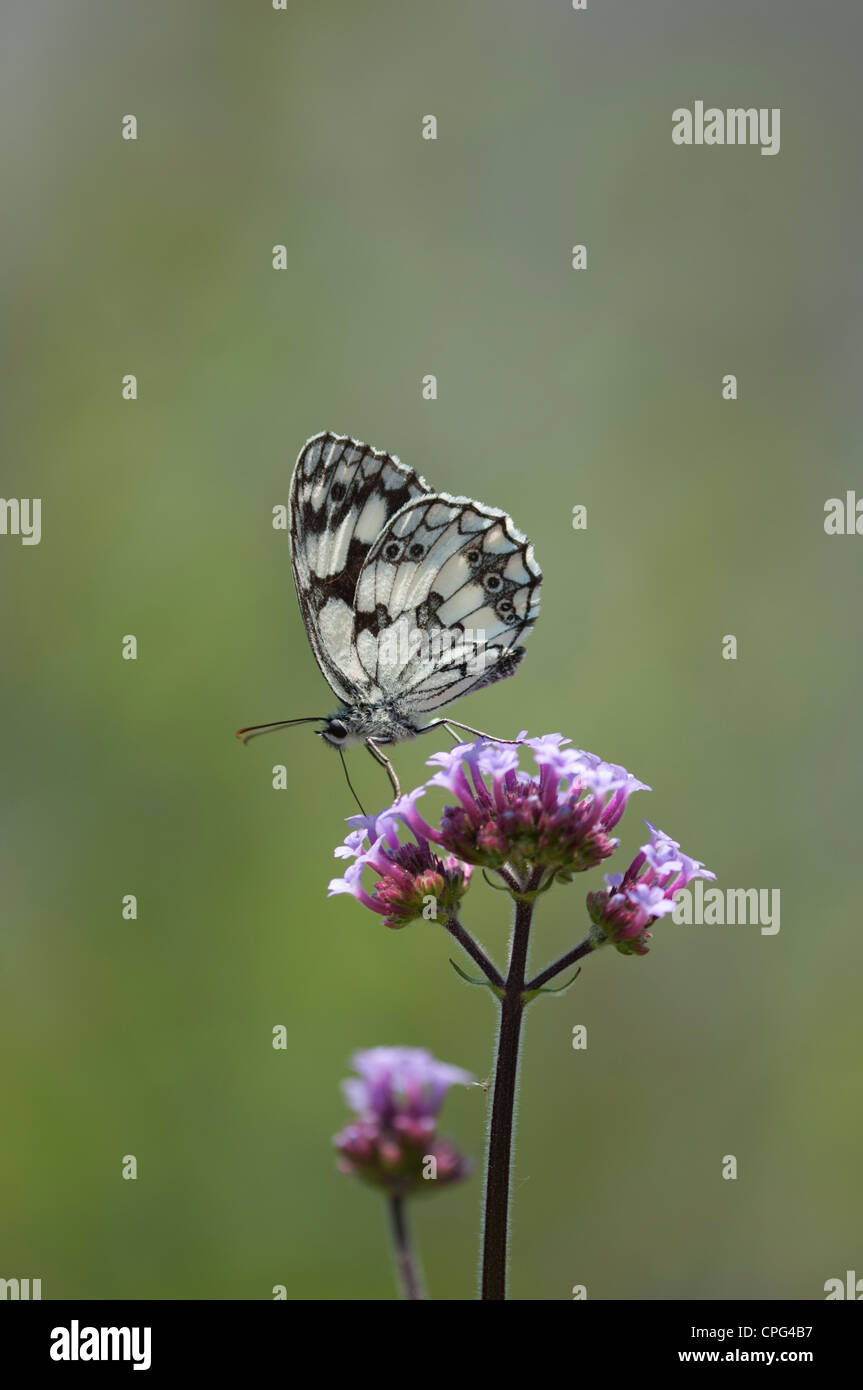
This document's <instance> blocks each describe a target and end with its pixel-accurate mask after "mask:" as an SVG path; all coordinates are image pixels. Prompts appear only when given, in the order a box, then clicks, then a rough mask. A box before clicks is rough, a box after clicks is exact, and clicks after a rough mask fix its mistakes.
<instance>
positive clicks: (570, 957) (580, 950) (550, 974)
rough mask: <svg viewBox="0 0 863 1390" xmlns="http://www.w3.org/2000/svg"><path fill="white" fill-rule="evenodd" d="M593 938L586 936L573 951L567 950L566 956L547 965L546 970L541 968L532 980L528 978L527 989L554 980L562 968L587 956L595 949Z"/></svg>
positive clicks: (538, 986) (537, 987) (540, 986)
mask: <svg viewBox="0 0 863 1390" xmlns="http://www.w3.org/2000/svg"><path fill="white" fill-rule="evenodd" d="M593 945H594V943H593V938H592V937H590V936H586V937H585V938H584V940H583V941H581V942H579V944H578V945H577V946H573V948H572V950H571V951H567V953H566V955H565V956H561V957H560V958H559V959H558V960H556V961H554V962H553V963H552V964H551V965H547V966H546V968H545V970H541V971H540V972H539V974H538V975H534V977H533V979H532V980H528V982H527V984H526V985H525V990H531V989H541V988H542V986H543V985H545V984H548V981H549V980H553V979H554V977H555V975H559V974H560V972H561V970H565V969H566V968H567V966H568V965H575V962H576V961H577V960H581V958H582V956H587V955H589V954H590V952H591V951H592V950H593Z"/></svg>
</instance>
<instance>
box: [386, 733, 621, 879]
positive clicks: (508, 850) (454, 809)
mask: <svg viewBox="0 0 863 1390" xmlns="http://www.w3.org/2000/svg"><path fill="white" fill-rule="evenodd" d="M568 743H569V739H566V738H563V737H562V735H561V734H545V735H544V736H543V737H542V738H528V739H526V738H524V736H523V735H522V736H521V738H520V740H519V743H518V744H517V745H512V744H502V743H495V742H493V741H491V740H489V739H477V740H476V742H475V743H463V744H459V745H458V746H457V747H455V748H453V749H451V750H449V751H448V752H445V753H436V754H435V755H434V757H433V758H430V759H429V763H430V764H431V765H434V764H437V765H438V766H439V767H440V769H441V770H440V771H439V772H437V773H436V774H435V775H434V776H433V777H432V778H431V780H430V782H429V783H428V785H429V786H431V787H442V788H443V789H444V790H445V791H447V792H449V793H450V794H451V795H453V796H455V797H456V799H457V803H458V804H457V805H455V806H447V807H446V808H445V809H444V812H443V816H442V817H441V824H440V829H439V830H437V831H432V829H431V827H430V826H428V825H426V823H425V822H424V821H423V820H422V817H421V816H420V813H419V811H418V810H417V808H416V804H415V803H416V799H417V797H418V796H420V795H422V793H423V791H424V790H425V789H424V788H420V789H419V790H418V791H417V792H413V793H412V794H411V795H410V796H407V797H402V799H401V802H399V803H397V805H398V807H399V814H400V815H401V816H402V819H403V820H404V821H405V823H406V824H407V825H408V826H410V828H411V829H412V830H413V831H414V833H422V834H424V835H426V836H428V837H429V838H433V839H436V840H437V842H438V844H441V845H443V846H444V847H445V848H446V849H448V850H449V852H450V853H451V854H455V855H457V856H458V857H459V858H460V859H463V860H465V861H466V862H467V863H469V864H477V865H482V866H483V867H485V868H488V869H497V868H500V867H501V866H502V865H504V864H509V865H510V867H511V868H512V869H514V871H515V872H516V874H518V875H519V876H526V875H527V874H528V873H529V872H530V871H531V869H534V868H544V869H549V870H551V871H553V873H554V874H555V875H556V876H557V877H559V878H562V879H568V878H569V877H570V876H571V875H572V874H573V873H578V872H580V871H581V870H584V869H590V868H593V867H594V866H595V865H596V864H599V863H601V862H602V860H603V859H607V858H608V856H609V855H610V854H613V852H614V850H615V849H616V847H617V843H618V842H617V840H616V839H614V838H612V836H611V833H610V832H611V831H612V830H613V829H614V827H615V826H616V825H617V822H618V821H619V820H620V818H621V816H622V815H623V812H624V811H625V809H626V803H627V800H628V798H629V796H630V794H631V793H632V792H634V791H645V790H649V788H647V787H645V784H644V783H643V782H639V781H638V779H637V778H636V777H633V776H632V775H631V773H629V772H627V771H626V768H624V767H619V766H617V765H616V764H614V763H606V762H603V761H602V759H601V758H598V757H597V756H596V754H595V753H586V752H585V751H584V750H583V749H578V748H567V747H565V746H564V745H566V744H568ZM522 747H525V748H529V749H530V750H531V752H532V754H533V760H534V763H535V764H536V769H537V773H536V775H531V774H530V773H528V772H525V771H523V770H522V769H521V768H520V767H519V757H520V752H521V748H522Z"/></svg>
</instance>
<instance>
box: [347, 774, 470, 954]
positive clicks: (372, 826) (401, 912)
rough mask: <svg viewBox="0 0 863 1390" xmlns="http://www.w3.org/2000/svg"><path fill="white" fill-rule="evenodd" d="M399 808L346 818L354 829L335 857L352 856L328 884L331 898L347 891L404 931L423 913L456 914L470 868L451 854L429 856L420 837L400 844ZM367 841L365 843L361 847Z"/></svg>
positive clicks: (432, 916)
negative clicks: (369, 880) (366, 880)
mask: <svg viewBox="0 0 863 1390" xmlns="http://www.w3.org/2000/svg"><path fill="white" fill-rule="evenodd" d="M416 794H417V793H414V795H416ZM405 799H406V798H404V797H403V798H402V800H403V801H404V800H405ZM399 804H400V803H398V802H397V803H396V806H395V807H391V808H390V809H389V810H387V811H383V812H382V813H381V814H380V815H379V816H351V817H350V819H349V821H348V824H349V825H354V826H355V827H356V829H354V830H352V831H351V833H350V834H349V835H348V837H347V839H346V840H345V842H344V844H343V845H339V846H338V848H337V849H336V851H335V855H336V858H337V859H346V858H353V859H354V863H353V864H351V865H349V867H348V868H347V869H346V870H345V874H344V877H343V878H334V879H331V880H330V884H329V896H330V897H333V896H334V895H335V894H337V893H350V894H351V895H352V896H353V897H355V898H356V899H357V900H358V901H359V902H361V903H363V904H364V906H365V907H368V908H370V909H371V911H372V912H377V913H379V914H380V915H381V916H382V917H383V919H384V926H387V927H405V926H407V924H408V923H409V922H414V921H416V919H417V918H419V917H422V916H423V915H425V916H426V917H427V918H429V919H436V918H437V916H438V914H440V913H443V914H444V915H446V914H447V913H448V912H453V911H455V909H456V908H457V907H458V904H459V903H460V902H461V899H462V897H463V896H464V894H465V893H466V891H467V887H468V884H469V883H470V876H471V873H472V869H471V866H470V865H469V864H464V863H462V862H461V860H459V859H457V858H456V857H455V856H454V855H450V854H447V855H443V856H439V855H436V854H434V853H433V852H432V848H431V845H430V844H429V841H428V839H427V838H426V837H425V836H424V835H422V834H415V835H414V839H413V842H408V843H406V844H402V843H400V841H399V837H398V832H397V828H396V815H397V812H396V807H397V806H398V805H399ZM367 840H368V841H370V844H369V847H368V848H365V847H364V846H365V844H366V841H367ZM366 868H368V869H371V870H373V871H374V873H376V874H377V875H378V879H377V882H376V883H375V885H374V887H373V889H372V891H371V893H369V892H367V890H366V889H365V888H364V887H363V870H364V869H366Z"/></svg>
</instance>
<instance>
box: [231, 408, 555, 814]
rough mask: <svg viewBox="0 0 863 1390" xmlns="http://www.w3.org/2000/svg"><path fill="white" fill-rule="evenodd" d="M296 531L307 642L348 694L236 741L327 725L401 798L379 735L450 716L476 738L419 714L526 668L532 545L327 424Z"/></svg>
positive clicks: (297, 504) (535, 576)
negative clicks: (375, 766)
mask: <svg viewBox="0 0 863 1390" xmlns="http://www.w3.org/2000/svg"><path fill="white" fill-rule="evenodd" d="M288 534H289V538H290V546H291V565H292V568H293V573H294V583H295V585H296V589H297V598H298V599H299V604H300V612H301V613H302V617H303V622H304V623H305V627H306V632H307V633H308V637H309V642H310V643H311V647H312V651H313V652H314V654H315V658H316V660H317V663H318V665H319V667H320V668H321V672H322V674H323V676H324V679H325V680H326V681H327V684H328V685H329V686H330V688H331V690H332V691H333V692H334V693H335V695H336V696H337V697H338V698H339V700H341V701H342V704H341V707H340V708H339V709H337V710H336V711H335V713H334V714H331V715H329V716H312V717H310V718H307V719H282V720H277V721H274V722H272V723H270V724H255V725H251V726H250V727H248V728H246V729H240V730H239V732H238V734H237V737H238V738H241V739H243V741H244V742H248V741H249V739H251V738H256V737H258V736H259V735H260V734H264V733H270V732H271V731H273V730H275V729H279V728H285V727H286V726H288V725H292V724H305V723H318V722H319V723H321V724H322V725H323V727H322V728H321V729H318V730H316V732H317V733H319V734H320V735H321V737H322V738H323V739H324V741H325V742H326V743H328V744H330V745H331V746H333V747H335V748H337V749H338V750H339V752H340V753H341V751H342V749H344V748H346V747H348V746H349V745H351V744H356V743H363V744H365V747H366V748H367V749H368V751H369V752H370V753H371V754H372V756H373V757H374V758H376V760H377V761H378V762H379V763H381V764H382V766H383V767H385V768H386V770H387V774H388V776H389V778H390V782H391V784H392V787H393V791H394V793H395V796H396V797H398V796H399V795H400V788H399V781H398V777H397V776H396V772H395V769H394V768H393V765H392V763H391V761H390V759H389V758H388V757H387V756H386V754H385V753H384V752H383V750H382V745H388V744H394V743H401V742H402V741H404V740H405V739H412V738H415V737H416V736H417V735H418V734H421V733H426V732H428V731H429V730H431V729H437V728H441V727H446V728H447V729H448V730H449V732H450V733H452V729H451V728H450V726H451V725H453V726H454V727H455V728H458V729H463V730H466V731H467V732H468V733H472V734H480V730H478V729H473V728H471V726H470V725H468V724H459V723H456V721H455V720H445V719H434V720H432V722H431V723H424V722H423V721H424V719H425V718H426V717H427V716H429V715H431V714H433V713H434V711H435V710H439V709H441V708H443V706H445V705H448V704H450V703H451V702H452V701H453V700H457V699H459V698H460V697H461V696H462V695H469V694H473V692H474V691H477V690H481V689H482V688H483V687H484V686H487V685H491V684H493V683H494V682H495V681H498V680H502V679H503V678H504V677H505V676H511V675H512V674H513V672H514V671H515V670H516V669H517V668H518V666H519V664H520V662H521V660H522V658H523V656H524V654H525V650H524V647H523V646H522V645H520V644H521V643H522V642H523V640H524V639H525V638H526V637H527V635H528V634H529V632H530V630H531V628H532V626H533V624H534V622H535V620H536V617H537V615H538V613H539V589H540V585H541V583H542V573H541V571H540V569H539V566H538V565H537V563H536V561H535V559H534V556H533V548H532V546H531V545H530V543H529V542H528V541H527V539H526V538H525V537H524V536H523V535H522V534H521V532H520V531H518V530H516V528H515V526H514V525H513V523H512V520H511V519H510V517H508V516H507V514H506V512H502V511H499V510H498V509H497V508H496V507H486V506H483V504H482V503H481V502H475V501H474V500H473V499H472V498H470V497H451V496H450V495H449V493H446V492H435V491H434V490H433V489H432V488H430V487H429V485H428V483H427V482H426V481H425V479H424V478H421V477H420V475H419V474H418V473H415V472H414V470H413V469H412V468H408V467H407V466H406V465H405V464H403V463H402V462H401V461H400V460H399V459H397V458H395V457H394V456H393V455H392V454H387V453H384V452H382V451H380V450H378V449H372V448H369V446H368V445H366V444H361V443H359V441H358V440H356V439H350V438H348V437H347V436H345V435H338V434H332V433H330V432H325V433H323V434H316V435H313V436H312V438H311V439H309V440H307V441H306V443H305V444H304V446H303V448H302V449H301V451H300V455H299V457H298V459H297V462H296V466H295V467H294V473H293V477H292V479H291V493H290V503H289V507H288ZM453 736H454V737H457V736H456V735H453ZM342 762H343V763H344V757H342ZM345 775H346V776H347V767H345ZM348 784H349V785H350V778H348ZM351 790H353V788H351Z"/></svg>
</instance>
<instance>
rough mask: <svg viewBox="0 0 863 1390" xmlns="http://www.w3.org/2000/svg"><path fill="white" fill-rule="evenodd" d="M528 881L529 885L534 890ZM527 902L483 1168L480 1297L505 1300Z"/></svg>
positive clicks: (507, 989)
mask: <svg viewBox="0 0 863 1390" xmlns="http://www.w3.org/2000/svg"><path fill="white" fill-rule="evenodd" d="M535 887H536V885H535V884H533V883H532V882H531V883H530V884H528V888H529V889H530V888H533V889H535ZM533 908H534V904H533V903H532V902H525V901H518V900H517V901H516V904H515V928H514V930H513V937H512V950H511V952H510V959H509V971H508V973H507V978H506V983H505V985H504V990H503V998H502V1000H501V1013H500V1032H499V1034H498V1040H497V1066H496V1070H495V1077H494V1095H493V1101H492V1111H491V1129H490V1131H489V1140H488V1168H487V1171H486V1188H485V1220H484V1223H483V1264H482V1298H483V1300H501V1299H505V1298H506V1273H507V1254H508V1245H509V1189H510V1164H511V1161H512V1138H513V1127H514V1120H515V1093H516V1085H517V1082H518V1061H519V1045H520V1040H521V1020H522V1015H523V1013H524V1003H523V1001H522V994H523V992H524V975H525V969H526V966H527V948H528V942H529V939H530V923H531V918H532V917H533Z"/></svg>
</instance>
